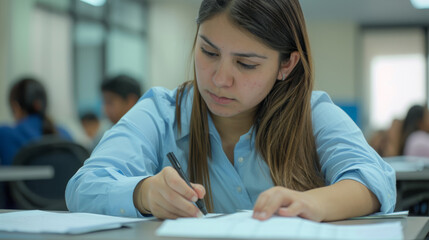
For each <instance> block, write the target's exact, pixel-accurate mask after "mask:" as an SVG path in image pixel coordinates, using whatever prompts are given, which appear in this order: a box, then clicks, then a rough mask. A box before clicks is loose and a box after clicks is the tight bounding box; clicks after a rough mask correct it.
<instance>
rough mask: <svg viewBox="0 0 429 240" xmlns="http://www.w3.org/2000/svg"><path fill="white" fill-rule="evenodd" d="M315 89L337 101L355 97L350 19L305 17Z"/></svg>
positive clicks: (355, 33)
mask: <svg viewBox="0 0 429 240" xmlns="http://www.w3.org/2000/svg"><path fill="white" fill-rule="evenodd" d="M307 28H308V29H307V31H308V35H309V38H310V45H311V49H312V53H313V59H314V68H315V89H317V90H323V91H326V92H328V93H329V94H330V96H331V97H332V98H333V99H334V100H337V101H340V102H354V101H357V100H358V92H357V90H358V89H357V76H356V70H355V69H356V60H357V56H356V51H355V48H356V44H357V40H356V39H357V37H358V26H356V24H354V23H351V22H338V21H337V22H330V21H317V22H315V21H308V22H307Z"/></svg>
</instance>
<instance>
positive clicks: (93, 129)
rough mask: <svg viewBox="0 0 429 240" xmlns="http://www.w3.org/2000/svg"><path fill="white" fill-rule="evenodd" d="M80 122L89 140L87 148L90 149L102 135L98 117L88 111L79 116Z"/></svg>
mask: <svg viewBox="0 0 429 240" xmlns="http://www.w3.org/2000/svg"><path fill="white" fill-rule="evenodd" d="M80 123H81V125H82V128H83V130H84V132H85V135H86V136H87V137H88V139H89V141H90V142H89V144H88V146H87V148H88V150H91V151H92V149H94V147H95V146H96V145H97V143H98V142H99V141H100V139H101V136H102V133H101V132H102V131H101V123H100V119H98V117H97V115H96V114H95V113H92V112H89V113H85V114H83V115H82V116H81V117H80Z"/></svg>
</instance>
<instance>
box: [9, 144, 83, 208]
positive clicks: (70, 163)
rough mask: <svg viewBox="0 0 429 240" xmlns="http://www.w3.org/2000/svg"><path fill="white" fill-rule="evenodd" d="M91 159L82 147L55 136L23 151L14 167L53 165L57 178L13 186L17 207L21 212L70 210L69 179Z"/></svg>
mask: <svg viewBox="0 0 429 240" xmlns="http://www.w3.org/2000/svg"><path fill="white" fill-rule="evenodd" d="M88 157H89V152H88V150H86V149H85V148H84V147H82V146H81V145H79V144H77V143H74V142H70V141H68V140H64V139H60V138H58V137H54V136H45V137H42V138H41V139H40V140H37V141H34V142H32V143H30V144H28V145H26V146H24V147H23V148H21V149H20V150H19V152H18V153H17V155H16V156H15V157H14V159H13V162H12V165H24V166H37V165H49V166H52V167H53V169H54V177H53V178H51V179H46V180H22V181H14V182H11V183H10V191H11V195H12V198H13V200H14V201H15V203H16V206H17V207H18V208H21V209H43V210H67V207H66V203H65V196H64V194H65V188H66V185H67V183H68V181H69V179H70V178H71V177H72V176H73V175H74V174H75V173H76V171H77V170H78V169H79V168H80V167H81V166H82V165H83V162H84V161H85V160H86V159H87V158H88Z"/></svg>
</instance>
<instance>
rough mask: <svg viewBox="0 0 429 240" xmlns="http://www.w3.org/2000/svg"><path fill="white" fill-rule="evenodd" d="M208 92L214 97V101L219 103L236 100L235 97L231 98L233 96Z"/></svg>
mask: <svg viewBox="0 0 429 240" xmlns="http://www.w3.org/2000/svg"><path fill="white" fill-rule="evenodd" d="M208 93H209V95H210V97H211V98H212V99H213V101H215V102H216V103H218V104H228V103H230V102H232V101H234V99H231V98H227V97H218V96H217V95H215V94H213V93H211V92H208Z"/></svg>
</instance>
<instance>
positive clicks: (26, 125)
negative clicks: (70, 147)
mask: <svg viewBox="0 0 429 240" xmlns="http://www.w3.org/2000/svg"><path fill="white" fill-rule="evenodd" d="M9 104H10V109H11V110H12V113H13V117H14V119H15V122H16V124H15V125H14V126H0V159H1V164H3V165H10V164H11V163H12V161H13V157H14V156H15V154H16V153H17V152H18V150H19V149H20V148H21V147H22V146H24V145H26V144H27V143H29V142H30V141H34V140H37V139H39V138H40V137H41V136H43V135H52V134H57V135H59V136H61V137H64V138H65V139H68V140H71V136H70V134H69V133H68V132H67V131H66V130H64V129H62V128H58V127H56V126H55V125H54V123H53V122H52V120H51V119H50V118H49V117H48V115H47V112H46V111H47V106H48V98H47V94H46V91H45V88H44V87H43V85H42V84H41V83H40V82H39V81H38V80H36V79H34V78H29V77H26V78H22V79H20V80H18V81H17V82H16V83H15V84H14V85H13V86H12V88H11V90H10V94H9Z"/></svg>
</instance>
